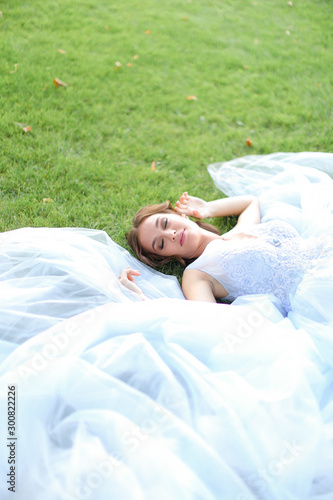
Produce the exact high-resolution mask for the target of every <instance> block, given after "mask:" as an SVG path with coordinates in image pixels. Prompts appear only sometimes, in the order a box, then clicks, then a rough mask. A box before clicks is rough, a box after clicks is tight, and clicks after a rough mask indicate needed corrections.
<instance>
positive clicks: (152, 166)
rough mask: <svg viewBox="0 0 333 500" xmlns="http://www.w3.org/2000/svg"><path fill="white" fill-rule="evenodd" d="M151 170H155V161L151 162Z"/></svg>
mask: <svg viewBox="0 0 333 500" xmlns="http://www.w3.org/2000/svg"><path fill="white" fill-rule="evenodd" d="M150 168H151V170H152V171H154V170H155V162H154V161H153V162H152V164H151V167H150Z"/></svg>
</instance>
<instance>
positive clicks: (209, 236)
mask: <svg viewBox="0 0 333 500" xmlns="http://www.w3.org/2000/svg"><path fill="white" fill-rule="evenodd" d="M220 238H221V236H219V235H218V234H216V233H212V232H211V231H207V229H203V228H201V239H200V243H199V245H198V248H197V251H196V253H195V258H196V259H197V258H198V257H200V255H201V254H202V253H203V252H204V250H205V249H206V247H207V245H208V244H209V243H210V242H211V241H213V240H217V239H220Z"/></svg>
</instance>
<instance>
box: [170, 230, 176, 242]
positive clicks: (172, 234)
mask: <svg viewBox="0 0 333 500" xmlns="http://www.w3.org/2000/svg"><path fill="white" fill-rule="evenodd" d="M169 234H170V238H171V239H172V241H175V239H176V230H175V229H171V230H170V233H169Z"/></svg>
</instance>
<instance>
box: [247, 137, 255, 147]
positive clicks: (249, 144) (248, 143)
mask: <svg viewBox="0 0 333 500" xmlns="http://www.w3.org/2000/svg"><path fill="white" fill-rule="evenodd" d="M246 145H247V146H248V147H252V146H253V143H252V141H251V139H250V138H249V137H248V138H247V139H246Z"/></svg>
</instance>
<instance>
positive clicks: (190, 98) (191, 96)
mask: <svg viewBox="0 0 333 500" xmlns="http://www.w3.org/2000/svg"><path fill="white" fill-rule="evenodd" d="M186 99H187V100H188V101H197V100H198V98H197V97H196V96H195V95H188V96H187V97H186Z"/></svg>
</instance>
